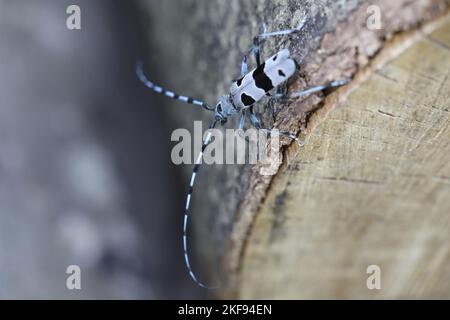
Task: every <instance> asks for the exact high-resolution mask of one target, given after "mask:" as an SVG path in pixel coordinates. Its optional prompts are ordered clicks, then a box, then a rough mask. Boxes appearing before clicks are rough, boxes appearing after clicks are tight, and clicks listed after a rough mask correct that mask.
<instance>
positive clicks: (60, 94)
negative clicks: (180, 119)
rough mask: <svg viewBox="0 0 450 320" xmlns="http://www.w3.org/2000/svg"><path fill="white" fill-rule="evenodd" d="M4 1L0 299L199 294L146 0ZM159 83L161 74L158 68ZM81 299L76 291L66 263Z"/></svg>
mask: <svg viewBox="0 0 450 320" xmlns="http://www.w3.org/2000/svg"><path fill="white" fill-rule="evenodd" d="M72 3H74V2H72V1H59V0H53V1H52V0H39V1H35V0H14V1H13V0H1V1H0V298H3V299H5V298H6V299H13V298H37V299H42V298H61V299H67V298H68V299H71V298H73V299H78V298H200V297H204V296H205V292H204V291H201V290H199V289H198V288H196V287H195V285H194V284H193V283H192V282H191V281H190V280H189V279H188V278H187V274H186V272H185V267H184V264H183V260H182V246H181V244H182V243H181V222H182V213H183V212H182V206H183V203H182V202H183V201H182V199H183V197H184V191H185V184H184V183H183V182H184V179H183V178H182V177H180V168H179V167H175V166H173V165H172V164H171V161H170V148H171V143H170V133H171V131H172V130H173V129H175V128H176V125H175V124H172V123H171V122H170V121H168V120H167V118H166V117H165V115H164V112H163V109H164V108H166V107H167V102H166V101H165V100H163V99H159V98H155V96H154V95H153V94H151V93H149V92H148V91H147V90H146V89H145V88H144V87H143V86H142V85H141V84H140V83H139V82H138V81H137V80H136V77H135V75H134V63H135V61H136V59H138V58H140V57H142V56H146V52H155V50H157V48H153V47H144V46H143V43H144V41H142V29H143V28H142V26H141V21H142V20H143V19H142V17H141V16H139V12H138V9H137V7H136V2H135V1H119V0H95V1H87V0H83V1H76V4H78V5H80V6H81V9H82V30H81V31H69V30H67V29H66V18H67V15H66V8H67V6H68V5H69V4H72ZM152 72H153V73H154V74H155V75H156V76H158V72H161V71H160V70H155V68H153V70H152ZM71 264H77V265H79V266H80V267H81V269H82V284H81V285H82V290H81V291H69V290H67V289H66V287H65V281H66V277H67V275H66V274H65V270H66V268H67V266H68V265H71Z"/></svg>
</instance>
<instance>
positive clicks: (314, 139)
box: [142, 0, 450, 298]
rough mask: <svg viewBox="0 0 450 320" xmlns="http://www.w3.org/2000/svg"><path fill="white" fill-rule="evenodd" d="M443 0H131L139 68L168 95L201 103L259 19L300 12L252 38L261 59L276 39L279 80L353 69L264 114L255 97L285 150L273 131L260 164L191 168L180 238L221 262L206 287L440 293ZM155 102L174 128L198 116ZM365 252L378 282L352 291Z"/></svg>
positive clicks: (217, 89)
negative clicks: (185, 232) (143, 28)
mask: <svg viewBox="0 0 450 320" xmlns="http://www.w3.org/2000/svg"><path fill="white" fill-rule="evenodd" d="M448 4H449V2H448V1H445V0H418V1H408V0H400V1H388V0H378V1H314V2H313V1H302V0H298V1H267V0H266V1H264V0H252V1H245V2H243V1H242V2H241V1H226V2H225V1H207V2H202V3H199V2H197V1H183V2H181V1H180V2H177V4H176V5H174V2H167V1H161V2H144V1H143V2H142V8H143V12H144V13H145V14H143V17H144V18H145V21H146V22H147V23H148V26H149V28H148V39H149V47H150V48H151V52H152V54H151V56H150V57H149V60H150V61H153V65H155V66H151V67H150V68H149V69H150V70H151V72H152V73H153V74H152V76H151V78H152V79H153V80H154V81H156V82H159V83H160V84H162V85H164V86H168V87H170V88H171V89H173V90H175V91H177V92H181V93H187V94H191V95H194V96H199V97H200V98H202V99H206V100H207V101H208V102H210V103H211V104H213V103H214V102H215V101H216V100H217V99H218V97H219V96H220V95H221V94H223V93H226V91H227V90H228V88H229V85H230V81H231V80H232V79H235V78H236V77H237V76H238V75H239V63H240V60H241V58H242V53H243V52H245V51H246V50H247V49H248V48H249V47H250V45H251V39H252V35H255V34H257V32H258V30H259V28H260V25H261V24H262V23H263V22H265V23H266V24H267V25H268V28H269V30H277V29H281V28H288V27H294V26H296V25H297V24H298V22H299V21H300V20H301V19H302V18H303V17H305V16H306V17H307V20H306V25H305V27H304V29H303V30H302V33H301V34H300V35H298V36H291V37H289V38H286V39H277V40H275V41H270V42H268V43H267V45H266V46H265V48H264V56H266V57H267V56H269V55H270V54H271V53H274V52H276V51H277V50H279V49H280V48H285V47H287V48H289V49H290V51H291V53H292V55H293V57H294V58H295V59H296V61H297V62H298V63H299V64H300V70H299V75H300V76H299V77H298V78H297V79H295V80H294V81H292V82H291V83H290V85H289V91H290V92H292V91H297V90H301V89H303V88H306V87H308V86H311V85H316V84H321V83H325V82H327V81H331V80H335V79H341V78H343V77H353V78H354V80H353V81H352V82H351V83H350V84H349V85H348V86H346V87H343V88H340V89H338V90H335V92H332V93H330V92H326V93H320V94H315V95H311V96H309V97H307V98H305V99H301V100H295V101H290V102H288V103H280V104H277V105H275V110H276V116H275V117H274V119H273V121H271V120H272V119H271V117H269V116H267V114H268V113H267V112H264V111H263V110H261V114H262V116H263V118H264V120H265V122H266V123H268V124H270V125H273V126H274V127H275V128H279V129H281V130H289V131H295V132H301V133H302V134H301V137H302V138H303V139H304V140H305V142H306V144H305V147H304V148H303V149H299V148H298V147H297V146H296V145H290V141H288V140H286V141H284V140H283V143H282V148H283V150H284V151H285V152H284V161H283V164H282V165H281V167H280V168H278V167H277V168H275V169H276V170H278V172H277V174H276V175H274V176H264V175H261V172H260V170H261V166H260V165H255V166H248V165H246V166H204V168H202V170H203V172H202V174H201V176H200V177H199V179H202V182H201V183H200V185H199V187H198V189H197V191H196V193H195V197H194V203H193V205H194V211H193V212H194V214H193V217H195V218H194V223H193V224H194V226H195V227H194V230H195V239H196V240H195V242H194V245H193V246H191V247H192V248H195V249H193V250H195V252H196V253H197V254H198V256H197V261H196V263H195V264H194V267H195V268H197V269H201V266H208V267H207V268H205V269H206V270H205V271H206V272H207V271H209V270H213V269H214V267H213V266H214V264H215V263H214V262H215V261H221V270H222V271H223V272H221V273H220V276H217V275H214V274H212V275H211V277H212V278H217V277H219V278H224V279H225V283H226V285H225V286H224V287H223V288H222V289H221V290H219V292H218V294H219V296H222V297H238V298H351V297H361V296H366V297H382V298H390V297H442V296H445V297H448V296H449V294H448V292H449V291H448V289H449V285H448V283H450V282H449V281H445V280H448V277H449V272H448V271H449V267H448V262H449V251H448V246H447V245H446V243H448V235H447V233H448V231H447V229H448V222H449V221H448V217H447V215H446V213H448V212H449V205H448V201H447V202H446V199H445V196H448V194H449V193H448V192H449V180H450V179H449V176H450V172H449V170H450V167H449V166H448V154H449V148H450V145H449V139H448V137H449V125H448V122H449V109H448V106H449V96H448V92H449V90H448V89H449V80H448V74H449V68H450V62H449V61H450V59H449V51H448V47H449V46H450V43H449V38H448V34H449V31H450V30H449V27H448V23H447V22H446V21H448V19H447V18H445V15H446V14H447V10H448ZM370 5H376V6H377V8H379V9H380V13H381V23H382V28H381V29H378V30H371V29H370V28H368V25H367V19H368V18H369V14H368V7H369V6H370ZM443 16H444V17H443ZM446 19H447V20H446ZM155 61H158V62H157V63H156V62H155ZM163 66H164V67H163ZM161 102H162V103H163V100H161ZM164 103H166V104H167V110H168V111H167V112H168V113H170V115H171V117H172V118H173V119H174V127H177V126H182V127H187V128H192V121H193V119H195V118H196V119H203V120H205V121H206V120H209V121H210V120H211V115H210V114H209V115H208V114H205V113H202V112H201V111H200V110H195V109H194V108H191V109H190V108H189V107H186V106H183V105H178V104H177V105H175V103H174V102H170V101H165V102H164ZM183 108H184V109H183ZM232 125H233V123H232ZM206 126H207V124H206V122H205V124H204V127H206ZM189 169H190V168H188V167H187V170H186V177H188V174H189ZM186 179H187V178H186ZM179 201H183V199H180V200H179ZM424 209H425V210H424ZM369 265H377V266H379V267H380V268H381V271H382V275H383V277H382V279H383V280H382V289H381V290H368V289H367V286H366V278H367V277H368V274H366V269H367V267H368V266H369ZM211 273H212V272H211ZM204 277H205V275H204ZM211 282H214V280H211Z"/></svg>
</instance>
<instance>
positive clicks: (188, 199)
mask: <svg viewBox="0 0 450 320" xmlns="http://www.w3.org/2000/svg"><path fill="white" fill-rule="evenodd" d="M216 124H217V120H214V121H213V122H212V123H211V125H210V126H209V129H208V133H207V135H206V138H205V140H204V141H203V144H202V151H200V153H199V155H198V157H197V160H196V161H195V164H194V169H193V170H192V176H191V182H190V183H189V189H188V192H187V196H186V207H185V211H184V223H183V250H184V262H185V264H186V268H187V269H188V272H189V276H190V277H191V278H192V280H194V282H195V283H197V284H198V285H199V286H200V287H202V288H206V289H217V287H210V286H207V285H205V284H203V283H202V282H200V281H199V280H198V279H197V277H196V275H195V273H194V271H193V270H192V267H191V264H190V262H189V252H188V244H187V227H188V220H189V208H190V204H191V198H192V192H193V191H194V184H195V178H196V177H197V173H198V170H199V169H200V165H201V162H202V158H203V153H204V152H205V149H206V147H207V146H208V144H209V143H210V142H211V129H214V128H215V126H216Z"/></svg>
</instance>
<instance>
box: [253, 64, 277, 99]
mask: <svg viewBox="0 0 450 320" xmlns="http://www.w3.org/2000/svg"><path fill="white" fill-rule="evenodd" d="M264 67H265V63H263V64H262V65H260V66H259V67H258V68H256V70H255V71H253V79H254V80H255V84H256V87H258V88H260V89H262V90H264V91H265V92H268V91H270V90H272V89H273V84H272V80H270V78H269V77H268V76H267V74H266V73H265V72H264Z"/></svg>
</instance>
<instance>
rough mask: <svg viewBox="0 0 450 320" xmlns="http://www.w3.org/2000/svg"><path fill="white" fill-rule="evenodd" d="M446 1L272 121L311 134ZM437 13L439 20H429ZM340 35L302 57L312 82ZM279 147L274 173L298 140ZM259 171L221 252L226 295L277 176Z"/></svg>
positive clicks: (425, 28) (428, 25) (426, 28)
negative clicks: (340, 80)
mask: <svg viewBox="0 0 450 320" xmlns="http://www.w3.org/2000/svg"><path fill="white" fill-rule="evenodd" d="M406 4H408V3H406ZM433 5H434V6H433ZM448 5H449V3H448V1H447V2H442V1H434V2H433V1H432V5H430V8H432V9H435V11H433V10H427V9H429V8H428V7H426V8H425V9H424V10H425V12H426V13H427V15H428V16H426V18H425V19H422V20H417V21H410V23H409V24H408V25H401V26H397V28H398V29H396V30H385V33H384V34H381V35H378V40H379V42H378V43H377V47H376V48H373V49H372V52H371V53H370V54H369V53H368V54H367V55H364V54H361V53H358V52H356V53H355V55H354V56H353V58H354V61H353V62H354V67H355V68H354V70H352V71H351V74H347V76H350V75H351V76H352V77H353V79H352V81H351V83H350V84H349V85H347V86H345V87H342V88H339V89H338V90H336V91H335V92H333V93H332V94H330V95H328V96H327V97H326V98H325V99H323V101H322V99H319V98H317V97H316V96H312V97H310V98H308V99H306V100H304V101H300V102H296V103H295V104H292V105H291V106H289V107H287V108H285V109H284V110H283V111H281V112H280V113H279V114H278V115H277V119H278V121H277V122H276V125H275V127H281V128H282V129H286V128H287V129H290V130H298V129H299V125H298V124H296V122H297V121H298V119H300V120H301V125H302V126H304V127H305V130H304V131H303V133H302V135H303V138H304V137H305V136H307V135H308V134H310V133H311V132H312V131H313V130H314V129H315V128H317V127H318V126H319V125H320V124H321V123H322V122H323V121H324V120H325V119H326V117H327V115H328V114H329V113H330V112H331V111H332V110H333V109H334V108H335V107H337V106H338V105H339V103H340V102H341V101H343V100H344V99H345V98H346V97H347V96H348V95H349V94H350V93H351V92H352V91H353V90H354V89H356V88H357V87H358V86H359V85H360V84H361V83H362V82H364V81H365V79H367V78H368V77H369V76H370V74H372V73H373V72H374V71H376V70H377V69H379V68H381V67H382V66H383V65H385V64H386V63H387V62H389V61H390V60H392V59H393V58H395V57H396V56H398V55H399V54H400V53H402V52H404V51H405V50H406V49H407V48H408V47H410V46H411V45H412V44H413V43H414V42H415V41H416V40H417V39H419V38H420V37H421V36H422V35H423V34H429V33H430V32H432V31H433V30H435V29H436V28H437V27H438V26H439V25H440V24H441V23H442V21H443V20H445V17H446V16H447V15H448V14H449V10H448ZM366 8H367V6H362V8H359V9H358V10H356V11H355V12H354V13H353V15H351V16H350V17H349V18H348V19H347V20H346V21H345V22H340V23H339V26H338V28H337V30H345V28H346V27H348V25H350V24H351V22H352V21H354V19H356V17H357V16H358V15H361V10H362V9H364V10H366ZM438 17H439V19H437V20H433V19H436V18H438ZM349 21H350V22H349ZM430 21H431V22H430ZM350 29H351V28H350ZM352 31H354V32H358V29H353V30H352ZM342 32H344V31H342ZM341 34H342V33H339V32H333V33H327V34H325V35H324V37H323V38H322V41H321V45H320V47H319V49H318V50H316V51H315V52H313V53H310V54H309V55H308V58H307V59H305V62H304V66H305V69H304V70H306V73H307V74H308V73H309V74H312V75H313V76H312V78H314V80H315V82H314V83H316V81H317V79H318V80H319V82H320V80H321V79H322V78H323V75H320V74H316V75H315V73H317V70H318V69H319V67H318V66H319V65H321V63H318V62H316V63H314V62H312V60H314V55H315V53H317V52H320V51H321V50H323V48H324V47H327V46H329V45H327V43H328V44H330V43H332V44H334V45H336V44H340V42H339V37H340V35H341ZM336 46H337V45H336ZM350 49H351V48H350ZM332 57H333V56H327V57H326V58H328V59H330V58H332ZM334 57H336V56H334ZM324 69H327V68H324ZM330 70H331V71H334V72H332V73H331V74H332V75H333V74H335V75H336V74H342V72H343V70H339V69H337V68H331V69H327V71H330ZM334 77H336V76H334ZM317 83H318V82H317ZM303 87H305V85H304V80H303V79H299V80H298V81H296V82H295V83H293V84H292V85H290V87H289V90H294V91H295V90H298V89H299V88H303ZM319 104H320V105H319ZM294 108H297V109H300V112H298V111H297V112H293V109H294ZM280 119H281V120H280ZM283 146H284V147H286V146H288V149H287V150H286V154H285V155H284V158H287V159H288V161H287V163H286V161H283V162H282V163H281V164H280V165H279V166H278V167H277V168H275V169H276V172H277V173H278V172H279V169H280V168H281V166H286V165H289V158H293V157H295V155H296V153H297V152H298V151H299V150H298V147H297V146H296V145H291V146H289V145H288V143H287V142H285V143H284V144H283ZM260 171H261V166H259V165H256V166H255V167H254V168H253V169H252V172H251V176H250V179H249V186H248V191H247V193H246V195H245V197H244V199H243V201H242V202H241V204H240V206H239V209H238V213H237V216H236V217H237V218H236V221H235V224H234V226H233V229H232V232H231V234H230V238H229V243H228V250H227V252H226V255H225V257H224V263H223V266H224V270H225V271H226V273H227V287H226V289H224V290H223V292H222V295H223V296H224V297H228V298H229V297H235V296H236V292H235V290H236V284H237V282H238V280H239V270H240V266H241V261H242V259H241V258H242V256H243V254H244V250H245V244H246V242H247V239H248V235H249V233H250V230H251V226H252V224H253V222H254V221H255V219H256V216H257V214H258V213H259V209H260V206H261V204H262V202H263V201H264V199H265V198H266V195H267V193H268V192H269V190H270V186H271V183H272V181H273V180H274V179H276V178H277V175H278V174H277V173H275V175H273V176H263V175H261V174H260Z"/></svg>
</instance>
